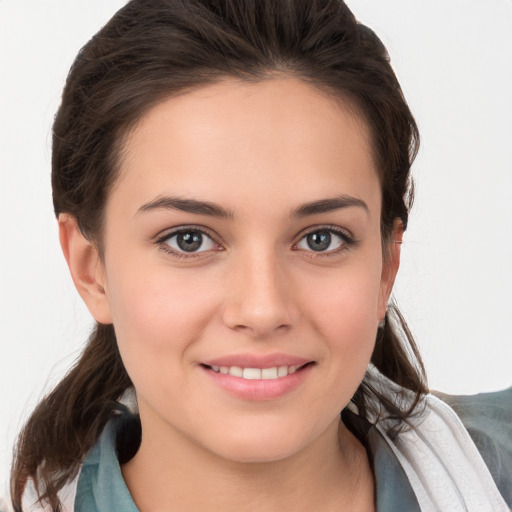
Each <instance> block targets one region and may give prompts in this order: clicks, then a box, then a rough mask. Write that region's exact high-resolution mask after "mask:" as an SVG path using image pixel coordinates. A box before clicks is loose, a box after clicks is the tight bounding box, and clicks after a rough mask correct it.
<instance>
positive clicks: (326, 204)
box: [292, 195, 370, 218]
mask: <svg viewBox="0 0 512 512" xmlns="http://www.w3.org/2000/svg"><path fill="white" fill-rule="evenodd" d="M350 207H357V208H362V209H363V210H365V211H366V212H367V213H370V209H369V208H368V205H367V204H366V203H365V202H364V201H363V200H362V199H359V198H357V197H352V196H347V195H341V196H336V197H331V198H327V199H320V200H319V201H312V202H310V203H305V204H303V205H301V206H299V207H298V208H296V209H295V210H294V211H293V212H292V217H298V218H302V217H307V216H308V215H316V214H319V213H329V212H333V211H335V210H341V209H343V208H350Z"/></svg>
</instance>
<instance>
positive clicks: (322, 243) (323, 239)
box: [307, 231, 331, 251]
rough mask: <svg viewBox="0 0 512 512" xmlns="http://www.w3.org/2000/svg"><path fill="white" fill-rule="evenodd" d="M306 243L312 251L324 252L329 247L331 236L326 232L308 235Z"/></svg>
mask: <svg viewBox="0 0 512 512" xmlns="http://www.w3.org/2000/svg"><path fill="white" fill-rule="evenodd" d="M307 243H308V246H309V248H310V249H312V250H313V251H325V250H326V249H328V248H329V246H330V245H331V234H330V233H329V232H328V231H318V232H316V233H310V234H309V235H308V237H307Z"/></svg>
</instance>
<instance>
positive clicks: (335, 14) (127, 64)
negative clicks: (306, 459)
mask: <svg viewBox="0 0 512 512" xmlns="http://www.w3.org/2000/svg"><path fill="white" fill-rule="evenodd" d="M275 75H280V76H294V77H296V78H298V79H300V80H304V81H306V82H308V83H310V84H312V85H314V86H315V87H318V88H320V89H322V90H324V91H327V92H328V93H329V94H331V95H332V96H333V97H338V98H340V99H341V100H342V101H345V102H348V104H349V105H351V106H352V107H353V108H355V110H356V111H357V112H358V113H359V114H360V115H361V116H362V118H363V119H364V120H365V121H366V122H367V124H368V126H369V128H370V131H371V134H372V147H373V149H374V153H375V158H376V162H377V167H378V170H379V178H380V183H381V187H382V198H383V201H382V214H381V231H382V238H383V244H384V246H386V244H387V243H389V242H390V236H391V233H392V229H393V225H394V222H395V220H396V219H401V221H402V222H403V226H404V229H405V228H406V227H407V219H408V212H409V207H410V203H411V201H412V191H411V186H410V178H409V170H410V166H411V163H412V161H413V159H414V157H415V154H416V151H417V146H418V140H419V137H418V131H417V127H416V124H415V121H414V119H413V117H412V115H411V112H410V110H409V108H408V106H407V104H406V102H405V100H404V97H403V94H402V91H401V89H400V86H399V84H398V82H397V79H396V77H395V75H394V73H393V70H392V69H391V66H390V64H389V58H388V54H387V52H386V49H385V48H384V46H383V45H382V43H381V41H380V40H379V39H378V37H377V36H376V35H375V34H374V33H373V32H372V31H371V30H370V29H369V28H367V27H366V26H364V25H362V24H360V23H358V22H357V20H356V19H355V18H354V16H353V14H352V13H351V11H350V10H349V9H348V7H347V6H346V5H345V4H344V3H343V2H342V1H341V0H257V1H254V0H132V1H131V2H129V3H128V4H127V5H126V6H125V7H123V8H122V9H121V10H120V11H119V12H118V13H117V14H116V15H115V16H114V17H113V18H112V19H111V20H110V22H109V23H108V24H107V25H106V26H105V27H104V28H103V29H102V30H101V31H100V32H99V33H98V34H97V35H96V36H94V37H93V38H92V39H91V40H90V41H89V42H88V43H87V44H86V45H85V46H84V48H82V50H81V51H80V53H79V54H78V56H77V58H76V60H75V62H74V64H73V66H72V68H71V71H70V73H69V76H68V79H67V82H66V86H65V89H64V93H63V96H62V104H61V106H60V108H59V111H58V113H57V116H56V118H55V124H54V128H53V160H52V186H53V199H54V207H55V213H56V214H57V215H58V214H60V213H66V214H70V215H72V216H73V217H74V218H75V219H76V220H77V223H78V225H79V227H80V230H81V231H82V233H83V234H84V236H85V237H87V238H88V239H89V240H90V241H91V242H92V243H94V244H95V245H96V247H97V248H98V250H99V251H100V255H101V247H102V243H101V242H102V239H101V237H102V221H103V211H104V206H105V201H106V198H107V196H108V193H109V190H110V189H111V187H112V185H113V183H114V182H115V180H116V174H117V171H118V168H117V163H118V160H119V156H120V152H121V151H122V149H123V139H124V137H125V136H126V134H127V133H128V131H129V130H130V129H131V128H132V127H133V126H134V125H135V123H136V122H137V121H138V120H139V119H140V118H141V116H142V115H143V114H144V113H145V112H147V111H148V110H149V109H150V108H151V107H152V106H154V105H156V104H157V103H158V102H160V101H162V100H163V99H165V98H168V97H169V96H171V95H174V94H178V93H181V92H186V91H187V90H190V89H192V88H196V87H200V86H202V85H206V84H210V83H214V82H216V81H218V80H221V79H223V78H226V77H234V78H237V79H241V80H246V81H261V80H265V79H268V78H271V77H272V76H275ZM372 362H373V363H374V365H375V366H376V367H377V368H378V370H380V372H381V373H382V374H384V375H385V376H387V377H389V378H390V379H391V380H393V381H394V382H396V383H397V384H399V385H400V386H403V387H404V388H407V389H408V390H410V391H411V392H412V396H413V397H415V399H414V400H413V402H412V404H411V403H410V402H409V404H408V406H407V407H406V410H401V409H400V408H399V407H397V406H396V405H394V404H393V403H392V402H391V401H390V400H389V399H388V398H387V397H386V396H385V394H382V393H381V392H380V391H379V389H377V388H376V387H375V386H373V385H372V383H371V382H370V381H369V379H365V381H363V383H362V384H361V386H360V388H359V389H358V391H357V393H356V394H355V396H354V398H353V401H354V403H355V404H356V405H357V406H358V407H359V411H360V414H361V415H363V416H364V417H367V415H368V414H369V413H370V412H371V411H373V412H377V414H378V413H379V412H381V411H374V409H375V406H374V405H372V404H374V403H375V398H377V403H378V404H380V405H383V406H384V407H385V409H387V410H388V411H389V413H390V414H391V415H393V416H395V417H396V418H398V419H406V418H407V417H408V416H409V415H411V414H412V413H413V410H414V408H415V406H416V405H417V403H418V402H419V401H420V399H421V396H422V394H423V393H425V392H426V384H425V375H424V370H423V366H422V363H421V360H420V357H419V354H418V351H417V349H416V346H415V344H414V341H413V339H412V336H411V334H410V332H409V330H408V329H407V326H406V325H405V322H404V321H403V318H402V317H401V316H400V314H399V313H398V310H397V309H396V308H394V307H392V308H391V309H390V310H389V311H388V321H387V322H386V325H385V327H384V328H383V329H379V333H378V335H377V340H376V346H375V350H374V353H373V356H372ZM130 386H131V381H130V378H129V376H128V374H127V373H126V370H125V368H124V366H123V363H122V360H121V357H120V355H119V352H118V348H117V342H116V338H115V333H114V329H113V326H111V325H99V324H98V325H97V326H96V328H95V330H94V332H93V333H92V335H91V337H90V339H89V341H88V344H87V346H86V348H85V350H84V351H83V353H82V355H81V356H80V358H79V359H78V361H77V362H76V364H75V366H74V367H73V368H72V369H71V370H70V372H69V373H68V374H67V376H66V377H65V378H64V379H63V380H62V382H60V383H59V384H58V385H57V386H56V388H55V389H54V390H53V391H52V392H51V393H50V394H49V395H48V396H47V397H46V398H44V399H43V400H42V402H41V403H40V404H39V405H38V407H37V408H36V410H35V411H34V412H33V414H32V416H31V417H30V419H29V420H28V422H27V424H26V426H25V428H24V430H23V431H22V433H21V435H20V438H19V444H18V447H17V452H16V454H15V460H14V464H13V470H12V476H11V491H12V500H13V505H14V507H15V509H17V510H21V495H22V493H23V488H24V485H25V483H26V481H27V479H28V478H33V479H34V481H35V483H36V486H37V491H38V493H39V496H40V498H41V499H45V500H47V502H48V503H49V505H50V506H51V508H52V509H53V510H59V509H60V504H59V500H58V496H57V492H58V491H59V489H60V488H62V486H63V485H64V484H65V483H66V481H67V480H68V479H69V478H71V477H72V476H73V475H74V474H75V473H76V471H77V468H78V467H79V464H80V462H81V461H82V459H83V458H84V456H85V455H86V453H87V451H88V450H89V449H90V448H91V447H92V445H93V444H94V443H95V442H96V440H97V438H98V437H99V435H100V433H101V431H102V429H103V427H104V426H105V423H106V422H107V421H108V420H109V419H110V418H111V417H112V416H113V415H114V414H115V411H116V407H117V406H116V403H117V401H118V399H119V398H120V396H121V395H122V394H123V392H124V391H126V390H127V389H128V388H129V387H130Z"/></svg>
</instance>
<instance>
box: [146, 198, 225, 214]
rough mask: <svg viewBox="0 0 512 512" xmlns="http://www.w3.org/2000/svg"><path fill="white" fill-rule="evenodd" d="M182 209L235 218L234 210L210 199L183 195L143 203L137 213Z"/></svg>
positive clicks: (188, 211)
mask: <svg viewBox="0 0 512 512" xmlns="http://www.w3.org/2000/svg"><path fill="white" fill-rule="evenodd" d="M169 209H170V210H180V211H182V212H187V213H195V214H196V215H209V216H211V217H220V218H233V217H234V215H233V212H231V211H229V210H226V209H225V208H223V207H222V206H220V205H218V204H215V203H210V202H208V201H198V200H196V199H184V198H181V197H170V196H165V197H159V198H157V199H154V200H153V201H150V202H149V203H145V204H143V205H142V206H141V207H140V208H139V209H138V210H137V214H138V213H141V212H149V211H152V210H169Z"/></svg>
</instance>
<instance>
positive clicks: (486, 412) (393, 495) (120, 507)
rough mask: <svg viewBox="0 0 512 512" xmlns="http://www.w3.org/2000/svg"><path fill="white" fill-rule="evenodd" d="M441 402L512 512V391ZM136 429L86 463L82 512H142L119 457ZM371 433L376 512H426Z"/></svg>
mask: <svg viewBox="0 0 512 512" xmlns="http://www.w3.org/2000/svg"><path fill="white" fill-rule="evenodd" d="M441 396H442V398H443V400H444V401H445V402H447V403H448V404H451V405H452V406H453V407H454V409H455V410H456V411H457V412H458V413H459V415H460V417H461V418H462V419H463V420H464V421H465V423H466V426H467V428H468V431H469V434H471V435H472V436H473V439H474V441H475V444H476V446H477V447H478V448H479V450H480V453H481V454H482V456H483V459H484V461H485V462H486V464H487V466H488V467H489V469H490V472H491V475H492V477H493V479H494V481H495V482H496V485H497V487H498V489H499V491H500V493H501V494H502V496H503V498H504V499H505V501H506V502H507V504H508V506H509V507H512V388H510V389H508V390H506V391H503V392H498V393H488V394H482V395H476V396H467V397H462V396H459V397H452V396H449V395H441ZM342 417H343V421H344V422H345V424H347V426H348V427H349V428H351V427H352V428H351V430H352V429H353V427H354V425H355V423H356V422H358V421H361V419H360V418H359V417H358V416H357V415H356V414H355V413H353V412H350V411H344V413H343V415H342ZM130 425H131V426H130ZM133 425H134V417H133V416H130V415H129V414H128V413H127V414H124V415H122V416H120V417H118V418H116V419H115V420H113V421H111V422H110V423H109V424H108V425H107V427H106V429H105V431H104V432H103V434H102V436H101V438H100V440H99V441H98V443H97V444H96V446H95V447H94V448H93V449H92V450H91V451H90V453H89V455H88V456H87V458H86V460H85V461H84V464H83V467H82V471H81V475H80V478H79V481H78V486H77V493H76V499H75V511H76V512H92V511H97V512H121V511H122V512H138V509H137V507H136V506H135V504H134V502H133V500H132V498H131V496H130V493H129V491H128V489H127V487H126V484H125V482H124V480H123V477H122V474H121V469H120V465H119V462H118V455H117V451H116V438H117V436H118V433H119V432H124V434H126V432H127V430H129V429H130V428H134V427H133ZM367 427H368V429H367V432H366V436H365V439H361V441H362V442H363V443H364V444H365V446H367V449H368V451H369V456H370V459H371V462H372V466H373V470H374V476H375V486H376V511H377V512H396V511H397V510H400V511H407V512H421V511H422V507H421V506H420V504H419V502H418V498H417V496H416V494H415V492H414V490H413V488H412V486H411V482H410V480H409V478H408V476H407V474H406V471H405V470H404V467H403V466H402V464H401V462H400V461H399V459H398V457H397V455H396V454H395V453H394V451H393V449H392V448H391V447H390V445H389V443H388V442H387V440H386V439H385V436H384V435H383V434H382V432H381V431H380V430H378V429H376V428H374V427H373V426H372V425H371V424H367ZM354 431H355V429H354ZM400 435H401V434H398V436H400ZM488 510H489V512H494V510H493V509H488ZM496 510H497V509H496ZM478 512H485V510H479V511H478Z"/></svg>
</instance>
